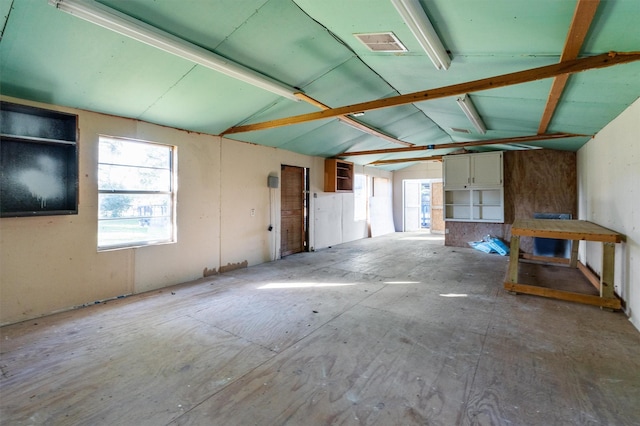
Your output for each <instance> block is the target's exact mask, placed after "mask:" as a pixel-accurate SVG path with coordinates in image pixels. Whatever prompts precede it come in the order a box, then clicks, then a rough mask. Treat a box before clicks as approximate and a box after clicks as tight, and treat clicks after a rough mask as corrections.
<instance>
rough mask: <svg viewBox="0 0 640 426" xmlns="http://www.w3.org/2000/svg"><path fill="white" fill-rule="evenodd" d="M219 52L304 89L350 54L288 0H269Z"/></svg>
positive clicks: (230, 37) (221, 45)
mask: <svg viewBox="0 0 640 426" xmlns="http://www.w3.org/2000/svg"><path fill="white" fill-rule="evenodd" d="M241 3H242V2H240V4H241ZM218 53H220V54H222V55H223V56H227V57H229V58H233V60H234V61H237V62H240V63H241V64H244V65H246V66H248V67H250V68H253V69H256V70H260V71H261V72H262V73H263V74H266V75H268V76H270V77H273V78H275V79H277V80H280V81H282V82H283V83H286V84H288V85H290V86H294V87H300V88H303V89H304V86H306V85H307V84H309V83H310V82H312V81H314V80H315V79H316V78H318V77H320V76H321V75H324V74H325V73H327V72H328V71H330V70H332V69H333V68H334V67H336V66H338V65H339V64H341V63H343V62H344V61H346V60H347V59H349V58H350V57H352V55H353V54H352V52H350V51H349V50H348V49H346V48H344V47H343V46H342V45H341V44H340V43H338V42H337V41H336V40H335V39H334V38H333V37H332V36H331V35H330V34H329V33H328V32H327V31H326V30H325V29H324V28H323V27H322V26H320V25H319V24H317V23H316V22H314V21H313V20H311V19H309V17H308V16H307V15H306V14H305V13H304V12H302V11H301V10H300V9H299V8H298V7H297V6H296V5H295V3H294V2H292V1H291V0H270V1H268V2H267V3H266V4H265V5H264V6H263V7H261V8H260V9H259V10H258V11H257V13H255V14H253V15H252V16H251V17H250V18H249V19H248V20H247V21H246V22H245V23H244V24H243V25H242V26H241V27H239V28H238V29H237V30H235V31H234V32H232V33H230V34H229V36H228V37H227V39H226V40H225V41H224V42H223V43H222V44H220V46H219V48H218Z"/></svg>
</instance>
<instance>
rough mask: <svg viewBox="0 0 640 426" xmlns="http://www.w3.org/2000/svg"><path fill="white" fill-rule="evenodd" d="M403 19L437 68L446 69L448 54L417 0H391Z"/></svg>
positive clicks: (448, 62)
mask: <svg viewBox="0 0 640 426" xmlns="http://www.w3.org/2000/svg"><path fill="white" fill-rule="evenodd" d="M391 3H393V5H394V6H395V8H396V9H397V10H398V13H400V16H402V19H404V22H405V23H406V24H407V26H408V27H409V29H410V30H411V32H412V33H413V35H414V36H415V38H416V39H417V40H418V43H420V45H421V46H422V48H423V49H424V51H425V52H426V53H427V55H428V56H429V59H431V62H433V65H435V67H436V68H437V69H439V70H440V69H445V70H446V69H447V68H449V65H450V64H451V60H450V59H449V54H448V53H447V51H446V50H445V48H444V46H443V45H442V41H440V39H439V38H438V34H436V31H435V30H434V29H433V25H431V21H429V18H428V17H427V14H426V13H425V12H424V9H423V8H422V6H421V5H420V2H419V0H391Z"/></svg>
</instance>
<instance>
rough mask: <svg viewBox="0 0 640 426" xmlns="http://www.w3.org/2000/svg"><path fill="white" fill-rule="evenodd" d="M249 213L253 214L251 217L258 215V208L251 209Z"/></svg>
mask: <svg viewBox="0 0 640 426" xmlns="http://www.w3.org/2000/svg"><path fill="white" fill-rule="evenodd" d="M249 214H250V215H251V217H253V216H255V215H256V209H251V210H249Z"/></svg>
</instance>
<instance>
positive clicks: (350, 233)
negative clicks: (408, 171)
mask: <svg viewBox="0 0 640 426" xmlns="http://www.w3.org/2000/svg"><path fill="white" fill-rule="evenodd" d="M353 169H354V174H362V175H365V176H367V177H368V178H367V181H368V182H371V178H374V177H382V178H386V179H389V180H390V181H391V180H392V179H393V175H392V173H391V172H387V171H385V170H380V169H376V168H373V167H365V166H361V165H354V168H353ZM310 201H311V203H310V204H311V206H312V210H313V212H314V217H313V218H312V220H313V222H314V223H315V229H314V235H315V243H314V244H311V247H314V249H315V250H319V249H322V248H326V247H330V246H333V245H336V244H341V243H346V242H349V241H353V240H358V239H362V238H367V237H368V236H369V223H368V222H367V220H354V213H355V212H354V196H353V193H335V192H319V191H318V192H316V191H314V189H313V188H312V189H311V200H310ZM384 219H385V220H391V218H390V217H385V218H384ZM372 220H376V218H372ZM336 224H340V226H336Z"/></svg>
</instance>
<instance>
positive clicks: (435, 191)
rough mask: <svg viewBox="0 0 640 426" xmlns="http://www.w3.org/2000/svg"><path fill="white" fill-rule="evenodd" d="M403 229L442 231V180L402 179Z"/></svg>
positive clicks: (409, 230)
mask: <svg viewBox="0 0 640 426" xmlns="http://www.w3.org/2000/svg"><path fill="white" fill-rule="evenodd" d="M402 199H403V217H402V222H403V231H404V232H413V231H431V232H436V233H439V232H442V231H443V230H444V220H443V218H442V181H441V180H439V179H437V180H436V179H405V180H403V181H402Z"/></svg>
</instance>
